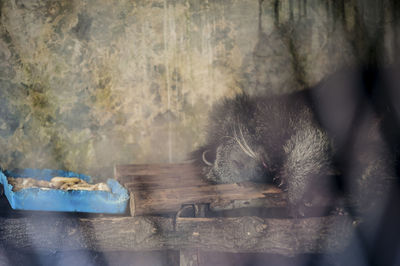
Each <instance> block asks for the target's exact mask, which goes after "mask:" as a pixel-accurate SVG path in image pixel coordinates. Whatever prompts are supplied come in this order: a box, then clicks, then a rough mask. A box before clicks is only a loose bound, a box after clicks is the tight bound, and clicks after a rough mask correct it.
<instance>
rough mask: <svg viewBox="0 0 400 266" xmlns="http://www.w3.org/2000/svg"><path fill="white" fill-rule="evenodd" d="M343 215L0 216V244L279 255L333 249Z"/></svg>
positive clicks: (343, 237) (349, 227) (337, 247)
mask: <svg viewBox="0 0 400 266" xmlns="http://www.w3.org/2000/svg"><path fill="white" fill-rule="evenodd" d="M353 227H354V225H353V222H352V221H351V220H350V218H349V216H329V217H321V218H304V219H263V218H258V217H251V216H246V217H238V218H213V219H211V218H179V219H177V220H176V221H174V220H173V219H172V218H164V217H99V218H90V219H89V218H79V217H72V216H70V215H68V216H65V215H62V214H52V215H50V214H47V213H46V214H35V215H30V216H29V217H21V218H4V217H0V243H2V244H3V245H6V246H8V247H14V248H22V249H28V250H47V251H49V250H50V251H54V252H55V251H67V250H77V249H89V250H95V251H118V250H120V251H121V250H131V251H148V250H162V249H167V250H182V249H186V250H196V249H199V250H204V251H215V252H250V253H253V252H263V253H274V254H283V255H290V256H293V255H296V254H304V253H322V252H323V253H336V252H340V251H342V250H343V249H344V248H345V247H346V245H347V243H348V242H349V240H350V238H351V236H352V232H353Z"/></svg>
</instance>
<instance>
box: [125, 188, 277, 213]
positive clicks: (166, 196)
mask: <svg viewBox="0 0 400 266" xmlns="http://www.w3.org/2000/svg"><path fill="white" fill-rule="evenodd" d="M127 188H128V189H129V191H130V192H131V193H130V211H131V215H132V216H135V215H145V214H154V213H158V214H159V213H173V212H177V211H178V210H179V209H180V208H181V206H182V205H184V204H207V203H213V204H214V205H215V204H218V202H228V201H234V200H246V201H251V200H253V199H265V198H267V197H268V195H269V194H278V193H281V190H280V189H278V188H276V187H274V186H271V185H260V184H252V185H250V184H246V185H241V184H221V185H207V186H194V187H176V188H165V189H154V190H137V189H134V188H132V187H130V186H128V187H127Z"/></svg>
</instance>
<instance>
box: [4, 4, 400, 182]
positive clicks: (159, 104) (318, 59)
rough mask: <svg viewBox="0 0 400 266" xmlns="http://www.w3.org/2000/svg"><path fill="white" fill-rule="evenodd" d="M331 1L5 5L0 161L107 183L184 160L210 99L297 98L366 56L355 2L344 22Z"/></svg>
mask: <svg viewBox="0 0 400 266" xmlns="http://www.w3.org/2000/svg"><path fill="white" fill-rule="evenodd" d="M334 2H335V1H321V0H314V1H311V0H308V1H306V0H302V1H300V0H299V1H293V0H282V1H277V0H270V1H268V0H264V1H257V0H251V1H250V0H249V1H241V0H218V1H203V0H190V1H189V0H188V1H184V0H174V1H173V0H165V1H140V0H138V1H131V0H129V1H128V0H118V1H117V0H115V1H107V0H60V1H50V0H47V1H46V0H3V1H1V2H0V3H1V25H0V26H1V28H0V37H1V38H0V58H1V61H0V148H1V153H0V164H1V165H2V167H4V168H12V167H40V168H42V167H47V168H64V169H69V170H73V171H78V172H82V173H87V174H91V175H94V176H99V177H105V176H109V175H111V174H112V166H113V165H114V164H116V163H143V162H168V161H170V162H176V161H182V160H183V159H184V158H185V156H186V154H187V153H188V152H189V151H191V150H192V149H193V148H194V147H196V146H197V145H199V144H201V142H202V140H203V137H204V134H203V128H204V126H205V124H206V117H207V112H208V111H209V110H210V107H211V105H212V104H213V103H214V102H215V101H217V100H218V99H220V98H222V97H225V96H227V97H230V96H232V95H234V94H235V93H237V92H240V91H247V92H248V93H251V94H257V93H281V92H284V91H292V90H297V89H301V88H302V87H303V86H306V85H312V84H315V83H316V82H318V81H319V80H321V78H323V77H324V76H325V75H326V74H328V73H330V72H332V71H334V70H335V69H337V68H339V67H341V66H343V65H349V64H352V63H354V62H355V61H356V60H357V59H359V58H360V57H363V54H361V55H360V54H357V53H356V52H355V51H358V50H359V48H357V47H356V49H355V46H354V43H355V41H354V40H352V39H351V38H349V36H352V33H353V31H354V27H355V26H354V25H357V21H358V20H357V18H360V16H357V15H358V13H357V12H358V11H359V9H358V8H360V7H359V6H357V3H358V2H357V1H345V2H343V1H342V2H343V11H342V12H344V11H345V13H343V14H344V15H343V16H344V19H343V18H340V16H337V15H335V14H337V13H335V10H337V7H336V6H335V3H334ZM364 7H369V5H365V6H364ZM382 8H383V12H388V11H387V10H389V9H390V6H383V7H382ZM375 9H376V8H374V10H375ZM365 10H367V8H365ZM368 10H369V9H368ZM370 13H371V12H370ZM370 13H368V12H364V13H363V16H361V18H362V19H365V21H371V19H370V18H371V17H372V21H374V18H375V17H376V16H378V18H380V17H379V14H378V15H376V14H375V13H373V14H372V15H371V14H370ZM339 14H342V13H339ZM374 16H375V17H374ZM367 19H368V20H367ZM388 19H390V17H389V18H388ZM343 21H344V23H343ZM370 24H371V23H370ZM368 25H369V24H368ZM368 25H367V27H366V32H367V33H372V34H375V33H374V30H376V29H375V28H374V27H375V26H374V24H373V23H372V26H371V25H369V26H368ZM384 25H385V27H387V28H388V30H387V32H385V35H384V36H385V41H384V45H385V48H384V50H385V52H386V57H385V58H386V59H385V60H387V61H390V60H391V58H392V55H393V50H394V49H393V45H392V44H393V43H394V42H395V38H394V37H393V36H395V35H396V34H394V33H395V32H394V31H393V27H391V24H390V23H385V24H384ZM361 50H362V49H361Z"/></svg>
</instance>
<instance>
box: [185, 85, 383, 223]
mask: <svg viewBox="0 0 400 266" xmlns="http://www.w3.org/2000/svg"><path fill="white" fill-rule="evenodd" d="M322 87H323V86H316V87H315V88H310V89H305V90H302V91H297V92H293V93H288V94H283V95H274V96H257V97H254V96H253V97H252V96H249V95H246V94H239V95H237V96H236V97H235V98H233V99H224V100H223V101H222V102H221V103H219V104H217V105H216V106H214V108H213V110H212V112H211V114H210V117H209V120H210V121H209V125H208V130H207V137H206V144H205V145H203V146H202V147H200V148H198V149H197V150H196V151H195V152H193V153H192V159H194V163H195V164H198V165H200V166H201V168H202V169H203V175H204V177H205V178H206V180H208V181H209V182H212V183H236V182H243V181H252V182H266V183H275V184H276V185H278V186H279V187H281V188H282V189H283V190H284V191H287V200H288V206H289V209H290V211H291V214H292V215H294V216H303V215H304V210H305V208H306V206H310V204H311V202H312V200H313V198H316V197H318V196H319V195H322V194H323V196H324V197H327V196H328V197H335V195H334V194H335V192H336V185H337V184H336V183H337V182H336V180H335V178H333V177H335V176H338V175H339V174H340V173H339V172H340V169H338V168H337V167H336V165H335V163H334V157H335V155H336V154H335V152H336V151H337V149H338V147H337V146H336V144H337V143H335V139H334V138H332V136H331V135H329V134H328V132H327V130H326V129H325V128H324V127H322V126H321V123H320V117H319V116H317V115H316V109H321V106H320V103H318V102H314V101H313V100H311V99H312V98H313V97H314V96H315V95H321V92H322V93H325V92H326V89H327V88H328V89H332V88H329V87H331V86H327V87H325V88H324V89H322V90H321V88H322ZM315 92H316V93H315ZM325 94H326V93H325ZM326 95H329V94H326ZM340 97H342V96H341V95H340V96H339V101H342V100H343V99H341V98H340ZM345 97H346V96H345ZM314 100H315V97H314ZM324 100H325V101H326V100H328V101H329V100H330V99H329V98H328V99H327V98H326V97H325V99H324ZM350 101H352V100H350ZM316 107H317V108H316ZM344 115H347V114H344ZM339 116H340V115H339ZM363 117H364V118H360V119H361V120H362V121H364V122H361V123H360V124H359V126H358V128H356V130H355V134H354V135H357V136H356V138H357V141H355V142H356V144H355V145H352V148H351V149H352V150H348V152H349V154H351V155H352V158H351V159H354V160H355V162H353V163H352V165H351V166H350V168H348V169H350V170H349V171H348V172H351V174H352V175H357V178H356V179H354V180H352V181H350V182H349V183H350V185H349V186H350V189H351V190H352V192H353V194H357V193H358V194H357V195H356V196H357V199H355V201H357V200H359V199H360V198H364V199H365V198H368V197H370V196H371V194H370V193H369V192H368V191H370V190H371V189H372V187H373V186H372V184H373V183H374V182H376V180H374V178H375V177H374V175H380V176H382V178H383V179H385V178H387V177H388V176H390V175H391V173H389V172H390V169H391V164H390V159H388V156H386V155H387V150H385V148H384V145H383V144H384V142H383V141H382V138H381V136H380V133H379V123H377V121H379V119H377V117H376V116H375V115H374V114H372V115H371V114H369V115H367V116H363ZM365 117H367V118H365ZM339 119H340V117H339ZM371 121H372V122H371ZM329 126H330V125H329V123H328V127H329ZM338 143H339V146H341V145H342V146H343V143H341V140H340V139H339V141H338ZM360 147H361V148H360ZM365 147H368V148H365ZM339 149H340V147H339ZM360 158H361V159H360ZM363 158H364V159H363ZM346 185H348V184H346ZM367 187H368V188H369V189H366V188H367ZM373 192H375V191H373ZM362 204H363V205H364V206H368V205H369V203H367V201H366V200H364V202H362Z"/></svg>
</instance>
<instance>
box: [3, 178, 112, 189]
mask: <svg viewBox="0 0 400 266" xmlns="http://www.w3.org/2000/svg"><path fill="white" fill-rule="evenodd" d="M7 180H8V183H9V184H11V185H12V186H13V191H14V192H16V191H19V190H21V189H24V188H40V189H44V190H46V189H62V190H101V191H108V192H111V189H110V188H109V186H108V185H107V184H105V183H97V184H89V183H87V182H86V181H85V180H82V179H80V178H77V177H59V176H56V177H53V178H52V179H51V180H50V181H46V180H38V179H34V178H30V177H27V178H22V177H17V178H14V177H8V178H7Z"/></svg>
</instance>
